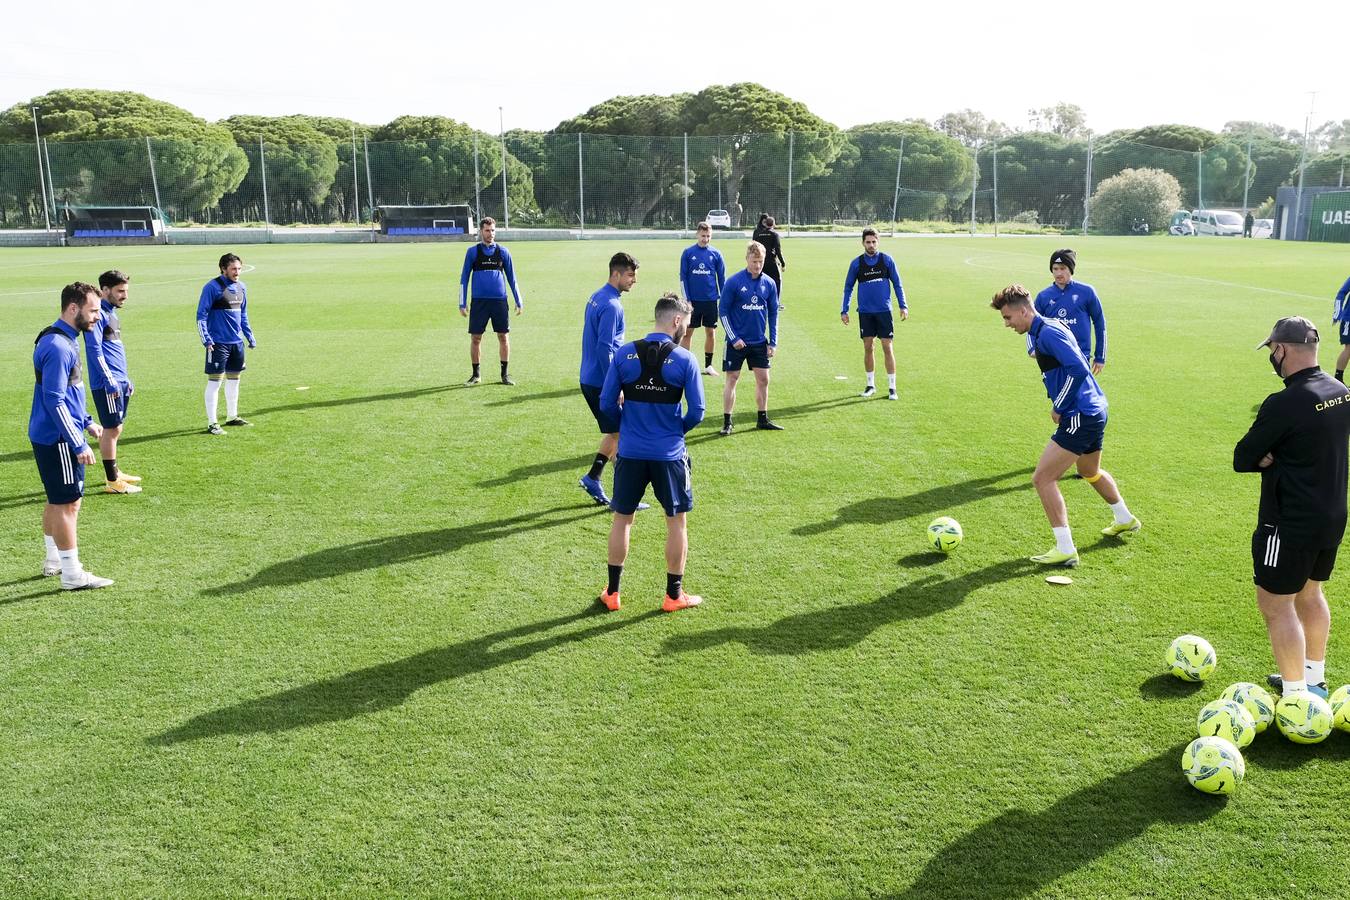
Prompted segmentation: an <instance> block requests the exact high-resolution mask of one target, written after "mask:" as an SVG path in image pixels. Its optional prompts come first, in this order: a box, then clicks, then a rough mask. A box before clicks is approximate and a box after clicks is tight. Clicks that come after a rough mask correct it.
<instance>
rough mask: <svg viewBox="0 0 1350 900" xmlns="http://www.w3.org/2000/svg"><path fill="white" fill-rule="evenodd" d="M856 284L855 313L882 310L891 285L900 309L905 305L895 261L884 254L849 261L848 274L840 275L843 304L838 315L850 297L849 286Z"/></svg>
mask: <svg viewBox="0 0 1350 900" xmlns="http://www.w3.org/2000/svg"><path fill="white" fill-rule="evenodd" d="M855 282H856V283H857V285H858V312H860V313H882V312H887V311H889V310H890V308H891V285H894V286H895V297H896V301H897V303H898V305H899V306H900V308H901V309H909V307H908V306H906V305H905V289H904V287H903V286H902V285H901V284H900V270H899V269H898V268H896V266H895V260H894V259H892V258H891V257H890V255H889V254H887V253H877V255H876V256H868V255H867V254H866V253H864V254H862V255H861V256H859V257H858V258H856V259H854V260H853V262H851V263H849V266H848V274H847V275H845V276H844V305H843V307H842V308H841V309H840V310H839V314H840V315H841V316H842V315H845V314H847V313H848V303H849V300H850V299H851V298H852V296H853V285H854V283H855Z"/></svg>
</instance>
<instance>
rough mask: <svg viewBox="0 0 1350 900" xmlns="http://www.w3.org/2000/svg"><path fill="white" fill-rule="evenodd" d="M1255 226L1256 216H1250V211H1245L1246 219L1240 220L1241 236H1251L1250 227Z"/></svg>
mask: <svg viewBox="0 0 1350 900" xmlns="http://www.w3.org/2000/svg"><path fill="white" fill-rule="evenodd" d="M1255 224H1256V216H1254V215H1252V211H1251V210H1247V217H1246V218H1245V219H1243V220H1242V236H1243V237H1251V236H1252V226H1253V225H1255Z"/></svg>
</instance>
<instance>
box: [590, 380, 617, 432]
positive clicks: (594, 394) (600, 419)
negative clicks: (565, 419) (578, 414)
mask: <svg viewBox="0 0 1350 900" xmlns="http://www.w3.org/2000/svg"><path fill="white" fill-rule="evenodd" d="M581 396H583V397H585V398H586V405H587V406H589V407H590V408H591V415H593V416H595V424H597V425H599V426H600V433H601V434H617V433H618V431H619V423H618V422H616V421H615V420H614V419H611V418H610V417H609V416H607V415H605V414H604V413H603V412H601V411H600V388H598V387H596V386H595V385H593V384H583V385H582V386H581Z"/></svg>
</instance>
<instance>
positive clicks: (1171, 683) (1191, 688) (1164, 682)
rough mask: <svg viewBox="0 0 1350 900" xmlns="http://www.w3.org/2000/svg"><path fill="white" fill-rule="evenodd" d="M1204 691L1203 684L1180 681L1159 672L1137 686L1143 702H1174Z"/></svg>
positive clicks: (1173, 676) (1170, 675)
mask: <svg viewBox="0 0 1350 900" xmlns="http://www.w3.org/2000/svg"><path fill="white" fill-rule="evenodd" d="M1204 689H1205V685H1204V682H1201V681H1182V680H1181V679H1180V678H1178V677H1176V676H1175V675H1172V674H1169V673H1167V672H1159V673H1158V674H1157V675H1154V676H1153V677H1152V678H1149V679H1148V680H1147V681H1145V682H1144V683H1143V684H1141V685H1139V694H1140V696H1142V697H1143V698H1144V699H1145V700H1176V699H1177V698H1179V697H1190V696H1193V695H1195V694H1197V693H1199V692H1200V691H1202V690H1204Z"/></svg>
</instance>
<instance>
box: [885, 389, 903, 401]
mask: <svg viewBox="0 0 1350 900" xmlns="http://www.w3.org/2000/svg"><path fill="white" fill-rule="evenodd" d="M886 399H887V400H899V399H900V395H899V394H897V393H896V392H895V391H891V393H890V396H888V397H887V398H886Z"/></svg>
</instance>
